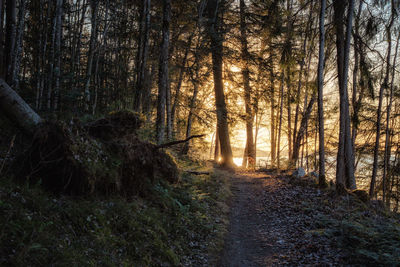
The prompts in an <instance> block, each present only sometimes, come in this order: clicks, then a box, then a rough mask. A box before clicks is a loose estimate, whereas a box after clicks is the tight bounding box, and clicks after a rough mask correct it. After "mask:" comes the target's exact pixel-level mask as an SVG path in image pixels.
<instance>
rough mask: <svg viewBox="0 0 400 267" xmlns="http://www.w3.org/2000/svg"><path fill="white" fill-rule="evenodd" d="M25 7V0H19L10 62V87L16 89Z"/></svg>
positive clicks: (17, 85)
mask: <svg viewBox="0 0 400 267" xmlns="http://www.w3.org/2000/svg"><path fill="white" fill-rule="evenodd" d="M25 8H26V0H21V3H20V6H19V8H18V27H17V32H16V40H15V47H14V51H13V53H14V54H13V57H12V58H13V62H12V67H11V69H12V71H13V73H12V84H11V87H12V88H14V89H16V90H18V88H19V72H20V65H21V54H22V45H23V44H22V41H23V39H22V38H23V34H24V29H25Z"/></svg>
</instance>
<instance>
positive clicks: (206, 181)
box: [0, 160, 230, 266]
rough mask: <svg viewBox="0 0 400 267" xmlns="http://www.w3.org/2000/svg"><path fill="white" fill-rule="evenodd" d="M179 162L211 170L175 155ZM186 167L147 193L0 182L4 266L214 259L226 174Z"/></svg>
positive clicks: (220, 231)
mask: <svg viewBox="0 0 400 267" xmlns="http://www.w3.org/2000/svg"><path fill="white" fill-rule="evenodd" d="M178 161H179V162H178V164H179V166H180V167H181V169H188V168H190V169H210V167H206V166H205V163H202V162H197V163H195V162H192V161H189V160H178ZM210 171H211V173H212V174H211V175H189V174H187V173H185V172H183V173H182V176H181V180H180V182H179V183H177V184H175V185H170V184H168V183H167V182H159V183H157V184H156V185H155V186H154V187H153V188H152V192H151V194H149V195H148V196H146V198H139V197H136V198H135V199H133V200H131V201H126V200H124V199H122V198H113V199H104V198H103V199H99V198H95V197H91V198H73V197H66V196H64V197H56V196H53V195H51V194H49V193H47V192H44V191H43V190H42V189H40V188H39V187H38V186H36V187H33V188H32V187H31V188H29V187H27V186H21V185H16V184H15V183H14V182H12V180H11V179H6V178H2V179H1V181H0V218H1V219H0V265H2V266H15V265H18V266H23V265H30V266H32V265H33V266H50V265H53V266H121V265H122V266H177V265H197V264H199V265H204V264H206V265H209V264H210V265H212V262H213V257H212V256H210V255H215V253H216V252H217V251H219V250H220V249H221V247H222V244H223V240H222V239H223V235H224V233H225V231H226V230H225V229H226V223H227V219H226V218H227V212H228V207H227V206H226V205H225V201H226V199H227V198H228V197H229V195H230V191H229V184H228V179H227V178H225V177H224V176H223V175H221V173H220V174H218V173H217V172H218V171H217V172H214V173H213V172H212V170H211V169H210Z"/></svg>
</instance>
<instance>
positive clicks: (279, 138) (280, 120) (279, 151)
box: [276, 73, 285, 169]
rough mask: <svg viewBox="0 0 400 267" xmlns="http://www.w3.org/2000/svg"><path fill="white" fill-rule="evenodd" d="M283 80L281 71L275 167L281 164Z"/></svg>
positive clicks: (283, 76) (283, 75) (283, 74)
mask: <svg viewBox="0 0 400 267" xmlns="http://www.w3.org/2000/svg"><path fill="white" fill-rule="evenodd" d="M284 81H285V73H282V78H281V86H280V92H279V94H280V101H281V103H280V105H279V128H278V140H277V142H278V146H277V156H276V160H277V167H278V169H279V168H280V164H281V132H282V117H283V86H284Z"/></svg>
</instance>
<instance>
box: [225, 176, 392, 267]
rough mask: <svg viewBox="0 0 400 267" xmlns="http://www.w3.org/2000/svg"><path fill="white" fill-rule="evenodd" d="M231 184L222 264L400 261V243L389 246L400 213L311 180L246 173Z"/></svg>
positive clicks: (286, 264) (301, 264) (252, 265)
mask: <svg viewBox="0 0 400 267" xmlns="http://www.w3.org/2000/svg"><path fill="white" fill-rule="evenodd" d="M231 183H232V193H233V198H232V201H231V213H230V226H229V228H228V234H227V236H226V240H225V247H224V250H223V251H222V255H221V258H220V266H246V267H254V266H305V265H307V266H309V265H312V266H315V265H316V266H339V265H353V264H354V265H358V264H363V265H371V264H372V265H373V264H383V265H386V264H388V265H391V264H393V263H396V262H397V263H399V262H400V261H399V260H400V257H399V256H400V254H399V250H398V246H397V245H394V246H395V247H397V248H393V246H392V245H389V246H387V245H385V244H383V243H384V242H386V241H385V238H386V237H387V236H393V235H397V237H396V238H395V239H397V238H398V237H399V235H398V233H399V232H398V230H399V228H398V222H399V220H398V217H397V219H395V218H394V217H390V216H388V214H385V215H383V214H379V213H378V212H376V211H374V209H373V208H372V207H370V206H367V205H366V204H364V203H362V202H361V201H359V200H358V199H355V198H353V197H352V196H346V197H338V196H336V195H335V194H334V191H333V190H332V189H326V190H319V189H318V188H317V187H316V186H315V181H313V180H312V179H311V178H304V179H297V180H296V179H293V178H291V176H290V175H279V174H277V173H273V172H271V173H266V172H243V171H242V172H237V173H236V174H235V175H233V176H232V181H231ZM394 225H397V226H394ZM393 227H394V228H393ZM392 239H393V238H392ZM392 241H393V244H396V242H397V241H396V240H392ZM388 243H390V241H389V242H388Z"/></svg>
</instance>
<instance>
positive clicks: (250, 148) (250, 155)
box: [240, 0, 255, 168]
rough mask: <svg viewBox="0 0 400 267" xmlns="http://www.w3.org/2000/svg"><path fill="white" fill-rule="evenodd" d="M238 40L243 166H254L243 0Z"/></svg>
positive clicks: (243, 2) (244, 5)
mask: <svg viewBox="0 0 400 267" xmlns="http://www.w3.org/2000/svg"><path fill="white" fill-rule="evenodd" d="M240 42H241V46H242V47H241V50H242V51H241V57H242V76H243V90H244V102H245V108H246V148H247V149H245V153H246V155H245V158H246V160H245V161H246V162H244V164H242V165H243V167H249V168H254V167H255V150H254V141H253V139H254V138H253V120H254V116H253V110H252V103H251V95H252V90H251V87H250V70H249V60H250V55H249V51H248V48H247V25H246V4H245V1H244V0H240Z"/></svg>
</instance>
